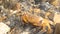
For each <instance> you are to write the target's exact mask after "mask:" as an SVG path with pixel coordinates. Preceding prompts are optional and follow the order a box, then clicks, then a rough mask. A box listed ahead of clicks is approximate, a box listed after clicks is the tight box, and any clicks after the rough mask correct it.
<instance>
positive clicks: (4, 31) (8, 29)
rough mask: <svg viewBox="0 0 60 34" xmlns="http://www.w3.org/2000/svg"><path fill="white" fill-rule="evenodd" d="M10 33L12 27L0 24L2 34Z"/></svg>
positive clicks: (0, 33)
mask: <svg viewBox="0 0 60 34" xmlns="http://www.w3.org/2000/svg"><path fill="white" fill-rule="evenodd" d="M9 31H10V27H9V26H7V25H6V24H4V23H3V22H0V34H7V32H9Z"/></svg>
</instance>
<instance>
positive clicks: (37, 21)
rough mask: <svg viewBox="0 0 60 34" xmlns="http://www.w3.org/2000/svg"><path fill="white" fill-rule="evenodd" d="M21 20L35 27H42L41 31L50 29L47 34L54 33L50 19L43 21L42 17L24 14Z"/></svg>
mask: <svg viewBox="0 0 60 34" xmlns="http://www.w3.org/2000/svg"><path fill="white" fill-rule="evenodd" d="M21 18H22V20H23V21H24V23H31V24H32V25H34V26H39V27H42V30H41V31H46V26H47V27H48V29H47V30H48V32H47V33H51V31H52V30H51V27H50V25H49V22H50V21H49V20H48V19H45V18H44V19H43V18H42V17H40V16H36V15H33V14H30V13H24V14H23V15H22V17H21Z"/></svg>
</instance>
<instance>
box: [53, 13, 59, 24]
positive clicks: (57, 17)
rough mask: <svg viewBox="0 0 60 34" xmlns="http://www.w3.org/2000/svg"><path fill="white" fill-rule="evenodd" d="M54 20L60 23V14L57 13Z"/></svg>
mask: <svg viewBox="0 0 60 34" xmlns="http://www.w3.org/2000/svg"><path fill="white" fill-rule="evenodd" d="M53 21H54V22H55V24H56V23H60V14H58V13H55V15H54V19H53Z"/></svg>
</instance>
